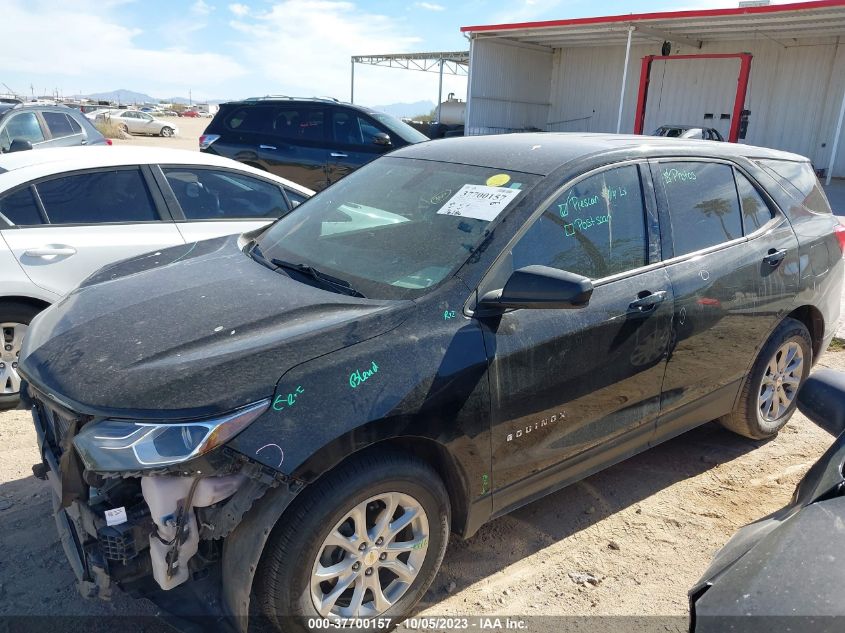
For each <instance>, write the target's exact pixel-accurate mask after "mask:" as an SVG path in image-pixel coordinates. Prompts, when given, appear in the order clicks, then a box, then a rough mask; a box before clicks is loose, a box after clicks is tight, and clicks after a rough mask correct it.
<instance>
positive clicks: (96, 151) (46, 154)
mask: <svg viewBox="0 0 845 633" xmlns="http://www.w3.org/2000/svg"><path fill="white" fill-rule="evenodd" d="M150 164H164V165H173V164H175V165H201V166H208V167H228V168H230V169H238V170H240V171H242V172H245V173H251V174H254V175H256V176H261V177H264V178H269V179H271V180H275V181H277V182H279V183H280V184H283V185H285V186H288V187H290V188H292V189H295V190H297V191H300V192H302V193H305V194H308V195H313V191H311V190H310V189H308V188H307V187H303V186H302V185H298V184H296V183H295V182H292V181H290V180H287V179H285V178H280V177H279V176H276V175H274V174H271V173H268V172H266V171H262V170H260V169H256V168H255V167H250V166H249V165H245V164H243V163H239V162H236V161H233V160H230V159H228V158H223V157H222V156H216V155H215V154H207V153H204V152H199V151H192V150H185V149H170V148H160V147H142V146H138V145H121V146H108V145H102V146H94V147H85V146H79V147H57V148H52V149H38V150H29V151H22V152H12V153H8V154H2V155H0V191H6V190H8V189H9V188H11V187H14V186H17V185H18V184H22V183H24V182H29V181H31V180H34V179H36V178H42V177H44V176H52V175H56V174H61V173H64V172H69V171H77V170H80V169H96V168H98V167H120V166H125V165H150Z"/></svg>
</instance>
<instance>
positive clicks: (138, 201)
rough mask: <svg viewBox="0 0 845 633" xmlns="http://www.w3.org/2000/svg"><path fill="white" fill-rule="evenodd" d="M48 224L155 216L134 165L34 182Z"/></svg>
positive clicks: (117, 220) (148, 193) (139, 173)
mask: <svg viewBox="0 0 845 633" xmlns="http://www.w3.org/2000/svg"><path fill="white" fill-rule="evenodd" d="M36 188H37V189H38V194H39V196H40V197H41V202H42V204H43V205H44V209H45V211H46V212H47V217H48V218H49V219H50V223H51V224H100V223H106V222H151V221H154V220H158V219H159V217H158V213H157V212H156V208H155V204H154V203H153V200H152V197H151V196H150V192H149V190H148V189H147V185H146V183H145V182H144V177H143V176H142V175H141V172H140V170H138V169H120V170H113V171H103V172H90V173H85V174H75V175H73V176H64V177H62V178H54V179H53V180H47V181H45V182H42V183H39V184H38V185H36Z"/></svg>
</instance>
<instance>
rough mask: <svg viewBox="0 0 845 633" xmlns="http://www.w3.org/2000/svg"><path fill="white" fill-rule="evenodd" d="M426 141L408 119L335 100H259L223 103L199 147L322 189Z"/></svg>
mask: <svg viewBox="0 0 845 633" xmlns="http://www.w3.org/2000/svg"><path fill="white" fill-rule="evenodd" d="M426 140H428V139H427V138H426V137H425V136H424V135H423V134H421V133H420V132H418V131H417V130H415V129H414V128H412V127H411V126H410V125H408V124H407V123H403V122H402V121H400V120H398V119H396V118H394V117H392V116H390V115H389V114H384V113H381V112H376V111H374V110H370V109H369V108H364V107H361V106H357V105H352V104H350V103H340V102H338V101H336V100H334V99H289V98H276V97H267V98H258V99H247V100H245V101H237V102H233V103H224V104H221V105H220V109H219V110H218V111H217V114H216V115H215V116H214V119H213V120H212V121H211V123H209V124H208V127H207V128H206V129H205V133H204V134H203V135H202V136H200V150H201V151H203V152H209V153H212V154H219V155H220V156H226V157H228V158H233V159H235V160H239V161H241V162H244V163H247V164H248V165H252V166H254V167H258V168H260V169H265V170H267V171H269V172H272V173H274V174H277V175H279V176H282V177H284V178H289V179H290V180H293V181H294V182H298V183H300V184H302V185H304V186H306V187H309V188H311V189H314V190H315V191H319V190H321V189H325V188H326V187H328V186H329V185H330V184H331V183H333V182H337V181H338V180H340V179H341V178H343V177H344V176H346V175H347V174H349V173H351V172H353V171H354V170H356V169H358V168H359V167H360V166H361V165H364V164H366V163H368V162H370V161H371V160H373V159H375V158H378V157H379V156H381V155H382V154H384V153H385V152H388V151H390V150H392V149H398V148H400V147H404V146H406V145H408V144H411V143H419V142H421V141H426Z"/></svg>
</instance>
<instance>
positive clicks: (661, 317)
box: [479, 163, 673, 511]
mask: <svg viewBox="0 0 845 633" xmlns="http://www.w3.org/2000/svg"><path fill="white" fill-rule="evenodd" d="M641 169H644V170H645V176H646V181H648V166H647V164H645V163H642V164H627V165H624V166H619V167H613V168H609V169H602V170H600V171H598V172H594V173H593V174H591V175H588V176H587V177H585V178H584V179H582V180H580V181H577V182H575V183H574V184H571V185H567V186H566V187H565V189H563V190H561V192H560V194H559V196H558V197H557V198H556V199H555V200H554V201H553V202H552V203H551V204H549V206H548V207H547V209H546V210H545V211H544V212H543V213H542V214H541V215H540V216H539V217H538V218H537V219H536V220H535V221H534V222H533V224H531V225H530V227H529V228H528V230H527V232H526V233H524V235H523V236H522V237H521V238H519V240H518V241H517V243H516V244H515V245H514V247H513V248H512V250H511V251H510V252H509V253H506V255H505V258H506V259H504V260H500V262H499V263H497V265H496V268H494V272H493V277H494V279H492V280H489V281H485V284H484V285H483V287H482V288H480V289H479V293H480V292H482V291H487V290H492V289H493V288H497V287H501V286H502V284H503V283H504V281H505V280H506V279H507V277H508V276H509V275H510V272H512V271H513V270H515V269H518V268H521V267H524V266H528V265H532V264H540V265H545V266H551V267H554V268H559V269H562V270H568V271H570V272H574V273H578V274H581V275H585V276H587V277H590V278H591V279H593V280H594V285H595V289H594V291H593V295H592V297H591V299H590V302H589V304H588V305H587V306H586V307H584V308H580V309H569V310H557V309H543V310H540V309H537V310H512V311H508V312H505V313H504V314H502V315H500V316H497V317H487V318H483V317H482V318H479V322H480V323H481V325H482V330H483V332H484V340H485V346H486V349H487V353H488V356H489V366H490V376H491V391H492V396H493V407H492V416H493V465H494V469H495V470H494V487H493V489H494V498H493V504H494V510H495V511H503V510H506V509H508V508H510V507H511V506H513V505H514V504H519V503H521V502H522V500H523V499H524V498H526V497H531V496H534V495H535V494H540V493H542V492H543V491H545V490H546V489H547V488H549V487H553V486H554V485H555V484H556V483H558V482H559V479H558V478H559V474H558V473H559V467H560V465H561V464H564V462H570V463H571V461H572V460H574V459H575V458H576V457H577V456H579V455H581V454H583V453H585V452H587V451H589V450H590V449H595V448H598V447H599V446H601V445H604V448H602V449H601V450H604V451H609V450H611V449H609V448H608V447H607V444H608V443H614V442H621V441H623V440H626V439H630V440H631V441H632V442H634V443H638V444H639V445H640V446H644V445H646V444H647V442H648V439H649V437H650V436H651V433H652V430H653V422H654V420H655V419H656V417H657V413H658V409H659V402H660V390H661V383H662V381H663V375H664V370H665V366H666V351H667V344H668V342H669V338H670V331H671V330H670V325H671V315H672V306H673V300H672V292H671V286H670V284H669V279H668V276H667V275H666V272H665V270H664V269H663V267H662V265H661V264H660V262H659V251H658V249H657V246H658V244H657V239H658V238H657V226H656V213H655V206H654V203H653V199H652V193H651V186H650V184H647V185H646V187H643V186H642V185H641V180H640V170H641ZM487 284H491V285H490V287H489V288H488V287H487ZM589 463H592V462H589Z"/></svg>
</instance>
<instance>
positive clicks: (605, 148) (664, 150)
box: [390, 132, 809, 176]
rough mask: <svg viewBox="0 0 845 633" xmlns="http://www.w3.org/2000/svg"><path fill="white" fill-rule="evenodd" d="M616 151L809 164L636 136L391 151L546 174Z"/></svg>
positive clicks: (542, 138) (469, 141) (447, 141)
mask: <svg viewBox="0 0 845 633" xmlns="http://www.w3.org/2000/svg"><path fill="white" fill-rule="evenodd" d="M620 150H621V151H622V153H626V154H627V158H638V157H639V158H648V157H651V156H660V155H671V154H678V155H683V156H687V155H689V156H700V157H703V158H736V157H745V158H769V159H780V160H791V161H808V160H809V159H807V158H805V157H804V156H799V155H798V154H791V153H789V152H782V151H779V150H773V149H768V148H765V147H755V146H753V145H741V144H738V143H723V142H721V143H720V142H718V141H702V140H687V139H680V138H671V139H667V138H665V137H662V136H640V135H636V134H601V133H591V134H588V133H576V132H527V133H520V134H496V135H487V136H463V137H452V138H444V139H438V140H436V141H428V142H424V143H415V144H412V145H408V146H406V147H403V148H401V149H398V150H396V151H395V152H392V153H391V154H390V156H397V157H400V158H419V159H425V160H436V161H443V162H449V163H463V164H467V165H478V166H480V167H489V168H492V169H506V170H511V171H521V172H525V173H531V174H537V175H540V176H545V175H548V174H550V173H551V172H552V171H554V170H555V169H557V168H558V167H560V166H561V165H564V164H565V163H568V162H570V161H574V160H576V159H579V158H585V157H587V156H591V155H595V154H601V153H603V152H605V153H607V152H618V151H620ZM624 150H628V151H627V152H624Z"/></svg>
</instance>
